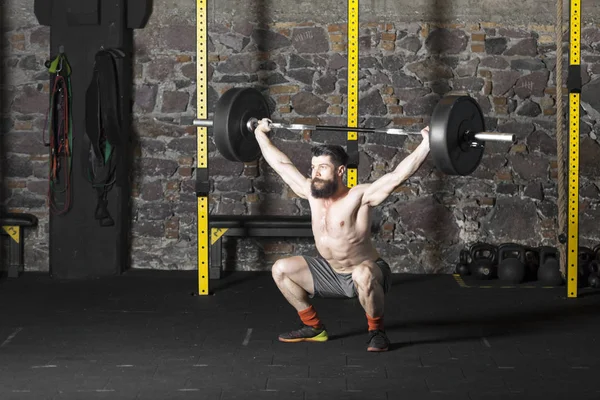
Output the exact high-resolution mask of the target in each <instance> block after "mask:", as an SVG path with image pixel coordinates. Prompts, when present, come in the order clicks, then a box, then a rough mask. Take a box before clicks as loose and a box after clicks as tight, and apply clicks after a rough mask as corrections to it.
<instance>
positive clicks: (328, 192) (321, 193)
mask: <svg viewBox="0 0 600 400" xmlns="http://www.w3.org/2000/svg"><path fill="white" fill-rule="evenodd" d="M316 182H321V183H323V186H322V187H321V188H317V187H316V186H315V183H316ZM337 190H338V181H337V180H335V179H334V180H331V181H324V180H322V179H318V178H315V179H313V180H312V182H311V183H310V192H311V194H312V196H313V197H314V198H316V199H327V198H329V197H331V196H333V195H334V193H335V192H337Z"/></svg>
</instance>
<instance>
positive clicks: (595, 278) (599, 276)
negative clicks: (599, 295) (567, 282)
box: [588, 244, 600, 289]
mask: <svg viewBox="0 0 600 400" xmlns="http://www.w3.org/2000/svg"><path fill="white" fill-rule="evenodd" d="M593 252H594V259H593V260H592V261H591V262H590V268H589V269H590V276H589V277H588V284H589V285H590V287H592V288H594V289H598V288H600V244H599V245H598V246H596V247H594V250H593Z"/></svg>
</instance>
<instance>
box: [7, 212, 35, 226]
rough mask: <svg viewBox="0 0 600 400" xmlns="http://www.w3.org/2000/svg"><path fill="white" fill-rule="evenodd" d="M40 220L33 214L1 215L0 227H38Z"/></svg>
mask: <svg viewBox="0 0 600 400" xmlns="http://www.w3.org/2000/svg"><path fill="white" fill-rule="evenodd" d="M37 223H38V219H37V217H36V216H35V215H33V214H24V213H23V214H13V213H6V214H0V226H36V225H37Z"/></svg>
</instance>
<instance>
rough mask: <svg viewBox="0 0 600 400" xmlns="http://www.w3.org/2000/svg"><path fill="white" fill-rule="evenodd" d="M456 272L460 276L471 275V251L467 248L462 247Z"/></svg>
mask: <svg viewBox="0 0 600 400" xmlns="http://www.w3.org/2000/svg"><path fill="white" fill-rule="evenodd" d="M455 272H456V273H457V274H459V275H460V276H468V275H471V270H470V269H469V251H468V250H466V249H462V250H461V251H460V255H459V258H458V264H456V270H455Z"/></svg>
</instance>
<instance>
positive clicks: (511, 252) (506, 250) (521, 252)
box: [498, 243, 525, 264]
mask: <svg viewBox="0 0 600 400" xmlns="http://www.w3.org/2000/svg"><path fill="white" fill-rule="evenodd" d="M515 256H516V257H515ZM507 258H516V259H518V260H519V261H521V262H522V263H523V264H525V247H524V246H523V245H520V244H517V243H503V244H501V245H500V246H498V264H501V263H502V261H504V260H505V259H507Z"/></svg>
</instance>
